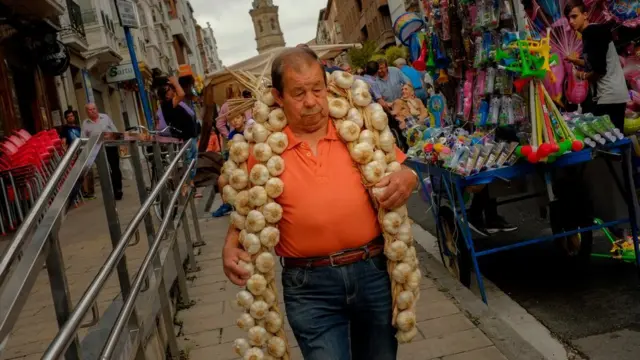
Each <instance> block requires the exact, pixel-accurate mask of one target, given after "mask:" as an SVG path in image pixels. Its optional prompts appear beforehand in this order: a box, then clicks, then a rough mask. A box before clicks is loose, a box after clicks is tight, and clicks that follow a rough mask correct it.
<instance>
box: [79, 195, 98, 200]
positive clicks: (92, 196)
mask: <svg viewBox="0 0 640 360" xmlns="http://www.w3.org/2000/svg"><path fill="white" fill-rule="evenodd" d="M82 197H83V198H84V199H85V200H95V199H96V195H95V194H82Z"/></svg>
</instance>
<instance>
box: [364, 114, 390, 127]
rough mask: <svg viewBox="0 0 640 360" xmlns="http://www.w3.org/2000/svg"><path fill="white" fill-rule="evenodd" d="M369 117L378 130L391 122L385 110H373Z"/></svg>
mask: <svg viewBox="0 0 640 360" xmlns="http://www.w3.org/2000/svg"><path fill="white" fill-rule="evenodd" d="M369 119H370V120H371V126H373V128H374V129H375V130H378V131H382V130H384V129H385V128H386V127H387V124H388V123H389V119H388V118H387V114H386V113H385V112H384V111H375V112H372V113H371V115H370V116H369Z"/></svg>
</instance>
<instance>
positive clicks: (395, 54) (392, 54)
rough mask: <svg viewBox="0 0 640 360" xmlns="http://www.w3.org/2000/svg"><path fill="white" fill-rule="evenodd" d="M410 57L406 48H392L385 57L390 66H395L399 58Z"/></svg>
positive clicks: (389, 48)
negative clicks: (394, 63)
mask: <svg viewBox="0 0 640 360" xmlns="http://www.w3.org/2000/svg"><path fill="white" fill-rule="evenodd" d="M408 55H409V54H408V51H407V48H406V47H404V46H390V47H388V48H387V50H386V51H385V52H384V57H385V58H386V59H387V62H388V63H389V65H393V62H394V61H396V60H397V59H399V58H404V59H406V58H407V57H408Z"/></svg>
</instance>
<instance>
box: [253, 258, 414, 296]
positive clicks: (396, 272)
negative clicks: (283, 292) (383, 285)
mask: <svg viewBox="0 0 640 360" xmlns="http://www.w3.org/2000/svg"><path fill="white" fill-rule="evenodd" d="M411 273H412V272H411V266H409V264H405V263H399V264H398V265H396V267H395V268H394V269H393V271H392V272H391V277H392V278H393V280H394V281H395V282H397V283H400V284H404V283H406V282H407V281H408V280H409V276H411ZM254 276H255V275H254ZM252 293H253V291H252ZM254 295H255V294H254Z"/></svg>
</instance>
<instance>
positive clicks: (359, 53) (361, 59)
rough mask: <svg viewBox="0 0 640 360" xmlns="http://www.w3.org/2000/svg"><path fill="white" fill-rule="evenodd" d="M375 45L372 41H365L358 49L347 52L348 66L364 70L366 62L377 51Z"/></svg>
mask: <svg viewBox="0 0 640 360" xmlns="http://www.w3.org/2000/svg"><path fill="white" fill-rule="evenodd" d="M377 47H378V46H377V45H376V43H375V42H374V41H372V40H367V41H365V42H364V43H363V44H362V47H361V48H360V49H358V48H352V49H350V50H349V52H347V55H348V56H349V64H350V65H351V67H352V68H354V69H358V68H359V69H364V68H365V66H366V65H367V62H369V61H370V59H371V57H372V56H373V55H375V53H376V51H377Z"/></svg>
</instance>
